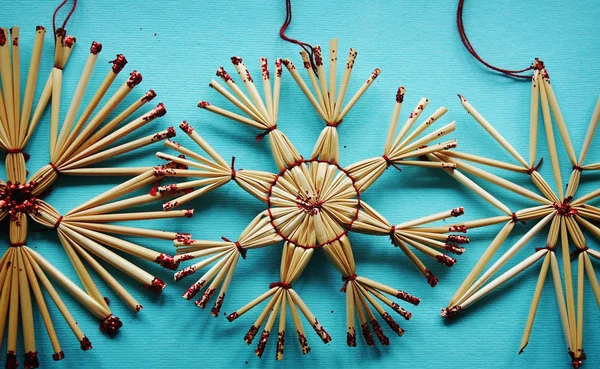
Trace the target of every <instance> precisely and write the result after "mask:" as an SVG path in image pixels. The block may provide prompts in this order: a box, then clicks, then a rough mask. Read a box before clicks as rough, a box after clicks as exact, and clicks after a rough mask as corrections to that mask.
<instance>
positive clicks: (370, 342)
mask: <svg viewBox="0 0 600 369" xmlns="http://www.w3.org/2000/svg"><path fill="white" fill-rule="evenodd" d="M360 328H361V331H362V334H363V337H364V338H365V341H366V342H367V346H375V341H374V340H373V334H372V333H371V330H370V329H369V324H367V323H364V324H361V325H360Z"/></svg>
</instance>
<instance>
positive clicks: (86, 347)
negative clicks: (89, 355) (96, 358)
mask: <svg viewBox="0 0 600 369" xmlns="http://www.w3.org/2000/svg"><path fill="white" fill-rule="evenodd" d="M79 344H80V346H81V349H82V350H83V351H87V350H91V349H92V343H91V342H90V340H89V339H88V338H87V337H86V336H83V338H82V339H81V341H79Z"/></svg>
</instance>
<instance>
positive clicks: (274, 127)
mask: <svg viewBox="0 0 600 369" xmlns="http://www.w3.org/2000/svg"><path fill="white" fill-rule="evenodd" d="M276 129H277V124H275V125H274V126H271V127H269V128H267V129H265V131H264V132H263V133H261V134H259V135H256V142H260V141H261V140H262V139H263V138H265V136H266V135H268V134H269V133H271V131H274V130H276Z"/></svg>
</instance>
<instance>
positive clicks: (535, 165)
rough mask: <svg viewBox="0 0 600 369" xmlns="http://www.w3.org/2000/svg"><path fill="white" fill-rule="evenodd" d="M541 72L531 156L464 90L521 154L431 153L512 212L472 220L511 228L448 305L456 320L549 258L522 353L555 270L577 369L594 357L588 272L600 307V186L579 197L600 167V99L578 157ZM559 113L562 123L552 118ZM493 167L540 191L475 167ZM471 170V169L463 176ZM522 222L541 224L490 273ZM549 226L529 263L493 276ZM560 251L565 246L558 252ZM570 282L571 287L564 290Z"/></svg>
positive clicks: (539, 66)
mask: <svg viewBox="0 0 600 369" xmlns="http://www.w3.org/2000/svg"><path fill="white" fill-rule="evenodd" d="M534 67H535V72H534V75H533V79H532V84H531V113H530V149H529V160H526V159H525V158H524V157H523V156H522V155H521V154H520V153H519V152H518V151H517V150H516V149H515V148H514V147H513V146H512V145H511V144H510V143H509V142H508V141H507V140H506V139H505V138H504V137H503V136H502V135H501V133H500V132H499V131H498V130H497V129H496V128H495V127H494V126H493V125H492V124H491V123H490V122H488V121H487V120H486V119H485V118H484V117H483V116H482V115H481V114H480V113H479V112H478V111H477V110H476V109H475V108H474V107H473V106H472V105H471V104H470V103H469V102H468V101H467V100H466V99H465V98H464V97H463V96H461V95H459V98H460V101H461V104H462V105H463V107H464V108H465V110H467V112H468V113H469V114H470V115H471V116H473V118H475V120H476V121H477V122H478V123H479V124H480V125H481V126H482V127H483V128H484V129H485V130H486V131H487V132H488V133H489V135H490V136H491V137H492V138H493V139H494V140H495V141H497V142H498V143H499V144H500V145H501V147H502V148H503V149H504V150H505V151H506V152H507V153H508V154H509V155H510V156H512V158H513V159H514V160H513V161H515V162H516V163H511V162H509V161H503V160H496V159H490V158H487V157H483V156H477V155H473V154H467V153H460V152H456V151H452V152H451V151H447V152H446V151H444V152H440V153H432V154H429V158H430V159H431V160H433V161H443V162H453V163H455V164H456V165H457V166H458V168H459V170H454V171H449V172H448V173H449V174H450V175H451V176H453V177H454V178H455V179H457V180H458V181H459V182H461V183H463V184H464V185H465V186H467V187H468V188H470V189H472V190H473V191H474V192H475V193H477V194H479V195H480V196H481V197H483V198H484V199H485V200H487V201H488V202H489V203H491V204H492V205H494V206H495V207H496V208H498V209H499V210H500V211H501V212H503V213H504V214H503V215H501V216H496V217H492V218H487V219H482V220H476V221H471V222H467V223H465V224H464V225H466V226H467V227H469V228H477V227H483V226H489V225H493V224H502V223H504V226H503V228H502V230H501V231H500V232H499V233H498V235H497V236H496V237H495V238H494V240H493V242H492V243H491V244H490V246H489V247H488V249H487V250H486V251H485V252H484V253H483V255H482V256H481V258H480V259H479V261H478V262H477V263H476V264H475V266H474V267H473V269H472V270H471V272H470V273H469V275H468V276H467V277H466V279H465V280H464V281H463V283H462V284H461V285H460V287H459V288H458V290H457V291H456V293H455V294H454V296H453V297H452V299H451V300H450V303H449V304H448V307H447V308H446V309H443V310H442V316H443V317H453V316H455V315H456V314H458V313H459V312H460V311H462V310H465V309H466V308H467V307H469V306H471V305H472V304H473V303H475V302H476V301H477V300H479V299H481V298H483V297H484V296H486V295H488V294H490V293H491V292H492V291H494V290H495V289H497V288H498V287H499V286H501V285H502V284H504V283H506V282H508V281H509V280H511V279H512V278H514V277H516V276H517V275H519V274H520V273H522V272H523V271H525V270H527V269H528V268H531V267H533V265H534V264H536V262H537V261H540V260H542V262H541V264H542V265H541V268H540V273H539V277H538V281H537V285H536V288H535V291H534V294H533V298H532V302H531V308H530V311H529V315H528V318H527V322H526V324H525V330H524V333H523V338H522V340H521V345H520V348H519V353H522V352H523V350H524V349H525V347H526V346H527V344H528V342H529V337H530V334H531V330H532V327H533V322H534V319H535V315H536V311H537V307H538V305H539V301H540V298H541V294H542V290H543V286H544V282H545V280H546V276H547V274H548V271H549V270H551V274H552V279H553V282H554V287H555V292H556V297H557V301H558V311H559V314H560V318H561V322H562V326H563V331H564V336H565V341H566V346H567V350H568V353H569V355H570V357H571V361H572V365H573V367H576V368H577V367H579V366H580V365H581V364H582V362H583V360H584V359H585V358H586V355H585V353H584V351H583V342H582V341H583V312H584V309H583V307H584V306H583V301H584V289H585V287H584V282H585V275H586V274H587V279H588V281H589V282H590V286H591V289H592V291H593V294H594V297H595V299H596V302H597V303H598V306H599V307H600V285H599V283H598V278H597V276H596V273H595V271H594V267H593V264H592V262H591V260H592V259H597V260H600V252H598V251H596V250H593V249H591V248H590V246H591V242H589V241H590V240H591V239H593V238H596V239H599V238H600V228H599V227H598V226H597V225H596V224H595V223H597V222H598V221H599V220H600V209H599V208H598V207H596V206H593V205H592V204H591V202H592V201H593V200H594V199H597V198H598V197H600V190H594V191H592V192H590V193H588V194H586V195H583V196H578V195H577V194H576V193H577V190H578V187H579V184H580V179H581V174H582V173H583V172H584V171H592V170H597V169H598V167H599V166H598V164H587V165H586V164H585V163H584V162H585V159H586V157H587V154H588V151H589V149H590V147H591V145H592V141H593V137H594V133H595V131H596V129H597V127H598V120H599V118H600V99H599V100H598V103H597V104H596V108H595V110H594V113H593V115H592V119H591V122H590V125H589V128H588V130H587V134H586V136H585V139H584V142H583V147H582V149H581V153H580V155H579V158H577V156H576V154H575V150H574V148H573V144H572V143H571V139H570V136H569V131H568V128H567V125H566V123H565V119H564V118H563V115H562V113H561V111H560V107H559V105H558V100H557V97H556V95H555V93H554V90H553V88H552V85H551V84H550V78H549V76H548V72H547V71H546V69H545V67H544V64H543V63H542V62H541V61H539V60H536V61H535V62H534ZM540 106H541V111H542V120H543V124H544V131H545V136H546V137H545V138H546V141H547V143H548V151H549V154H550V163H551V166H552V168H551V169H552V174H553V177H554V185H553V186H552V185H551V184H550V183H549V182H548V181H546V180H545V179H544V177H543V176H542V175H541V174H540V172H539V168H540V165H541V159H540V161H538V153H537V151H538V149H537V139H538V125H539V116H538V115H539V110H540ZM552 117H554V121H555V124H553V122H552ZM555 128H556V129H557V130H558V132H559V135H560V138H561V141H562V143H563V146H564V149H565V152H566V154H567V157H568V159H569V163H570V165H571V167H572V172H571V175H570V177H569V180H568V186H567V187H566V190H565V184H564V183H563V180H562V177H561V166H560V161H559V156H558V148H557V140H556V137H555ZM470 163H474V164H480V165H485V166H489V167H492V168H495V169H500V170H505V171H511V172H516V173H522V174H525V175H529V177H530V179H531V182H532V184H533V186H534V187H535V188H537V190H538V192H535V191H533V190H529V189H527V188H525V187H523V186H521V185H518V184H516V183H514V182H512V181H509V180H507V179H505V178H503V177H502V176H499V175H496V174H493V173H491V172H489V171H487V170H484V169H482V168H480V167H479V166H475V165H473V164H470ZM463 172H464V173H463ZM467 174H468V175H471V176H475V177H479V178H480V179H483V180H484V181H486V182H489V183H490V184H492V185H495V186H499V187H502V188H505V189H507V190H509V191H512V192H514V193H515V194H517V195H519V196H520V197H522V198H523V199H525V200H528V201H533V202H534V205H533V206H532V207H528V208H525V209H520V210H517V211H513V210H511V209H510V208H509V207H508V206H506V205H505V204H504V203H503V202H501V201H500V200H499V199H498V198H496V197H495V196H493V195H492V194H490V193H489V192H487V191H486V190H485V189H483V188H482V187H481V186H479V185H478V184H476V183H475V182H474V181H472V180H471V179H469V178H468V177H467ZM519 222H527V224H533V227H531V228H530V229H529V230H528V231H527V232H526V233H525V235H523V236H522V237H521V238H520V239H519V240H518V241H517V242H516V243H515V244H514V245H513V246H511V247H510V248H508V250H506V251H505V252H504V253H503V254H502V255H501V256H500V257H499V258H497V259H496V260H495V261H494V262H493V263H492V265H491V266H489V267H488V268H487V269H486V270H485V271H484V269H485V268H486V266H487V265H488V264H489V263H490V262H492V260H493V258H494V256H495V254H496V253H497V252H498V250H499V249H500V246H501V245H502V244H503V243H504V241H505V240H506V239H507V237H508V236H509V235H510V234H511V233H512V232H513V230H514V229H515V226H516V224H517V223H519ZM545 228H548V231H547V232H548V233H547V239H546V244H545V246H543V247H537V248H535V250H534V251H533V252H529V254H528V255H527V257H525V258H524V259H523V260H522V261H520V262H519V263H517V264H516V265H514V266H513V267H511V268H510V269H508V270H507V271H505V272H504V273H503V274H501V275H499V276H497V277H495V278H493V277H494V276H495V275H496V274H497V273H498V272H499V271H500V269H501V268H502V267H503V266H504V265H506V264H507V263H508V262H509V261H510V260H512V259H513V258H514V257H515V256H516V255H517V253H518V252H519V251H520V250H522V249H523V248H524V247H525V246H526V245H528V244H529V243H530V241H531V240H532V239H533V238H534V237H535V236H536V235H538V234H540V233H541V232H542V230H544V229H545ZM584 229H585V230H587V231H588V235H585V234H584V233H583V230H584ZM557 248H560V250H557ZM559 253H560V254H561V255H562V258H563V260H562V267H563V272H562V274H561V272H560V269H559V262H558V255H557V254H559ZM572 259H573V260H576V261H575V262H576V264H577V267H576V269H577V272H576V276H575V277H574V276H573V268H572V266H571V260H572ZM563 283H564V289H563Z"/></svg>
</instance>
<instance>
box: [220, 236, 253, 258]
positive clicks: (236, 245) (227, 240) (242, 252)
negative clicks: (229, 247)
mask: <svg viewBox="0 0 600 369" xmlns="http://www.w3.org/2000/svg"><path fill="white" fill-rule="evenodd" d="M221 239H222V240H223V241H225V242H233V244H234V245H235V247H237V250H238V251H239V253H240V255H242V259H245V258H246V251H248V249H245V248H243V247H242V245H241V244H240V243H239V241H232V240H230V239H229V238H227V237H221Z"/></svg>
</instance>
